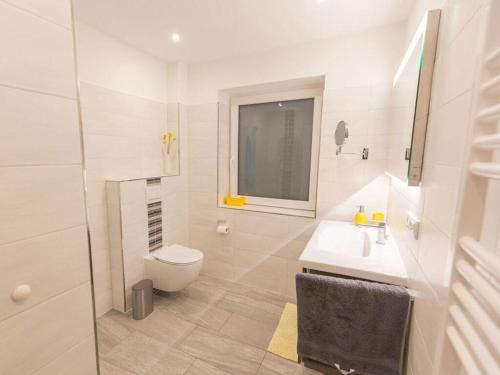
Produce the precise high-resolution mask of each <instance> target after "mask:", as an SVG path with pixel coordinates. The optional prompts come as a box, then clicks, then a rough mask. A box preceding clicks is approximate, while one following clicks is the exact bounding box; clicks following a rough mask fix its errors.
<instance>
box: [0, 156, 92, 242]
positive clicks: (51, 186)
mask: <svg viewBox="0 0 500 375" xmlns="http://www.w3.org/2000/svg"><path fill="white" fill-rule="evenodd" d="M0 180H1V181H3V183H2V185H1V186H0V202H1V209H0V222H1V223H3V224H2V225H1V226H0V241H1V243H8V242H13V241H17V240H20V239H23V238H27V237H32V236H36V235H40V234H44V233H48V232H52V231H56V230H60V229H63V228H69V227H74V226H77V225H82V224H83V223H85V212H84V201H83V182H82V169H81V166H80V165H70V166H53V167H52V166H46V167H8V168H0ZM27 223H29V225H27Z"/></svg>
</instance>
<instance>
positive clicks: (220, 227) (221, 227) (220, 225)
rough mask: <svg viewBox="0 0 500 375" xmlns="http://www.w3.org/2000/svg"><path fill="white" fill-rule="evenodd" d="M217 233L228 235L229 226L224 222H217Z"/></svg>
mask: <svg viewBox="0 0 500 375" xmlns="http://www.w3.org/2000/svg"><path fill="white" fill-rule="evenodd" d="M217 233H219V234H224V235H226V234H229V225H228V223H227V221H226V220H218V221H217Z"/></svg>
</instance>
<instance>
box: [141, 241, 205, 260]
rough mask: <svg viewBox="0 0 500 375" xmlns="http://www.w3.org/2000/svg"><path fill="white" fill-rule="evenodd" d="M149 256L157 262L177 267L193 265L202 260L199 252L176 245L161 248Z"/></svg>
mask: <svg viewBox="0 0 500 375" xmlns="http://www.w3.org/2000/svg"><path fill="white" fill-rule="evenodd" d="M150 255H151V256H152V257H153V258H154V259H156V260H158V261H159V262H162V263H168V264H178V265H188V264H193V263H196V262H199V261H200V260H202V259H203V253H202V252H201V251H199V250H195V249H191V248H190V247H186V246H182V245H178V244H173V245H171V246H163V247H162V248H161V249H158V250H155V251H153V252H151V253H150Z"/></svg>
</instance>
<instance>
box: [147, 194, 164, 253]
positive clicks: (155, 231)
mask: <svg viewBox="0 0 500 375" xmlns="http://www.w3.org/2000/svg"><path fill="white" fill-rule="evenodd" d="M148 238H149V251H153V250H156V249H159V248H160V247H162V245H163V238H162V223H161V201H159V202H153V203H148Z"/></svg>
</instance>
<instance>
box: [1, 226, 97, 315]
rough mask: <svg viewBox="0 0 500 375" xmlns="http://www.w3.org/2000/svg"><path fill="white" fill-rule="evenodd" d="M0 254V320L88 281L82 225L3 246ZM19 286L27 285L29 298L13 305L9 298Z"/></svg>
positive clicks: (87, 256)
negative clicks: (1, 258)
mask: <svg viewBox="0 0 500 375" xmlns="http://www.w3.org/2000/svg"><path fill="white" fill-rule="evenodd" d="M0 253H1V254H2V257H3V260H2V262H1V264H0V274H2V284H1V286H0V296H1V303H0V320H3V319H5V318H7V317H9V316H12V315H13V314H16V313H19V312H21V311H24V310H26V309H29V308H32V307H33V306H35V305H36V304H38V303H40V302H42V301H44V300H46V299H48V298H50V297H52V296H55V295H57V294H60V293H62V292H64V291H65V290H68V289H71V288H74V287H76V286H78V285H80V284H82V283H84V282H85V281H89V279H90V266H89V254H88V244H87V229H86V227H85V226H84V225H81V226H78V227H75V228H72V229H67V230H63V231H58V232H54V233H50V234H47V235H42V236H37V237H33V238H30V239H27V240H22V241H19V242H14V243H11V244H8V245H2V246H0ZM41 265H43V266H41ZM22 284H27V285H30V287H31V295H30V297H29V298H28V299H27V300H25V301H22V302H17V303H15V302H13V301H12V300H11V299H10V295H11V293H12V291H13V290H14V289H15V288H16V287H17V286H18V285H22ZM88 302H89V303H90V301H88Z"/></svg>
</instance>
